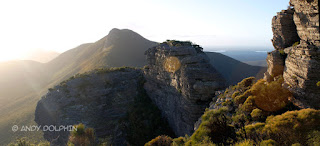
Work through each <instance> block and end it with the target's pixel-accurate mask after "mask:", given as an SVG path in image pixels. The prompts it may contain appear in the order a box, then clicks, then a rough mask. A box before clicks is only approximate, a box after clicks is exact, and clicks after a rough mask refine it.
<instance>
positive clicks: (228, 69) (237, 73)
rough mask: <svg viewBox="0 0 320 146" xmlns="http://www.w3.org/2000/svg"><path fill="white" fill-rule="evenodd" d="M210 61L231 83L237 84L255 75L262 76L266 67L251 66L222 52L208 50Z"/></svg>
mask: <svg viewBox="0 0 320 146" xmlns="http://www.w3.org/2000/svg"><path fill="white" fill-rule="evenodd" d="M206 54H207V55H208V57H209V58H210V63H211V64H212V65H213V66H214V67H215V68H216V69H217V70H218V71H219V72H220V73H221V74H222V76H223V77H224V78H225V79H226V80H227V83H228V84H229V85H233V84H236V83H238V82H240V81H241V80H242V79H244V78H247V77H250V76H255V77H257V78H262V77H263V73H264V72H265V71H266V70H267V68H266V67H260V66H251V65H248V64H245V63H242V62H240V61H238V60H235V59H233V58H231V57H228V56H225V55H223V54H220V53H215V52H206Z"/></svg>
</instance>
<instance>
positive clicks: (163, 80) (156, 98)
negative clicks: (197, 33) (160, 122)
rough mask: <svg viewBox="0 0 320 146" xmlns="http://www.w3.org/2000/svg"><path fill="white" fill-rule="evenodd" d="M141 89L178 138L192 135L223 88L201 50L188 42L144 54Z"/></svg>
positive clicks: (167, 43) (223, 82)
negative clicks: (210, 103)
mask: <svg viewBox="0 0 320 146" xmlns="http://www.w3.org/2000/svg"><path fill="white" fill-rule="evenodd" d="M146 55H147V61H148V67H146V69H145V70H144V74H145V78H146V81H147V82H146V83H145V85H144V88H145V89H146V91H147V94H148V95H149V97H150V98H151V99H152V100H153V102H154V103H155V104H156V105H157V106H158V108H159V109H160V110H161V111H162V114H163V115H164V116H165V117H166V118H167V120H168V122H169V125H170V127H171V128H172V129H173V131H174V132H175V134H176V135H177V136H184V135H185V134H189V135H191V134H192V133H193V129H194V128H193V125H194V123H195V122H196V121H197V120H198V118H199V117H200V116H201V115H202V114H203V112H204V109H205V108H206V107H208V106H209V102H210V101H212V98H213V97H214V96H215V91H216V90H220V89H223V88H224V87H225V80H224V79H223V77H222V76H221V75H220V74H219V73H218V72H217V71H216V70H215V69H214V68H213V67H212V66H211V64H210V63H209V59H208V57H207V56H206V55H205V53H204V52H202V48H201V47H199V46H197V45H193V44H192V43H190V42H178V41H169V40H168V41H167V42H164V43H162V44H159V45H158V46H155V47H153V48H150V49H149V50H147V51H146Z"/></svg>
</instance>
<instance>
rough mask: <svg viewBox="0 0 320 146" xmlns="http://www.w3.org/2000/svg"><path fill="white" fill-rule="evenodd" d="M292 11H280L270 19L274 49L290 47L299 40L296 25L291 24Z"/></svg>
mask: <svg viewBox="0 0 320 146" xmlns="http://www.w3.org/2000/svg"><path fill="white" fill-rule="evenodd" d="M293 14H294V10H293V9H291V8H289V9H288V10H282V11H281V12H278V13H277V16H274V17H273V19H272V32H273V39H272V44H273V46H274V48H275V49H284V48H287V47H290V46H291V45H292V44H293V43H295V42H298V41H299V40H300V38H299V36H298V34H297V29H296V25H295V24H294V22H293Z"/></svg>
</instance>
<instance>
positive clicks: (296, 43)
mask: <svg viewBox="0 0 320 146" xmlns="http://www.w3.org/2000/svg"><path fill="white" fill-rule="evenodd" d="M299 44H300V41H298V42H295V43H293V44H292V47H295V46H298V45H299Z"/></svg>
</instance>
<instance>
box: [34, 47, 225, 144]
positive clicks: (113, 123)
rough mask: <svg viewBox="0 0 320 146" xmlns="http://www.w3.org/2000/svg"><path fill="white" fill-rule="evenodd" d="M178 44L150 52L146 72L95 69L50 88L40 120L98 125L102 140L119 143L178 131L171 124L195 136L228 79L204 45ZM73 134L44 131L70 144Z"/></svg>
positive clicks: (53, 141)
mask: <svg viewBox="0 0 320 146" xmlns="http://www.w3.org/2000/svg"><path fill="white" fill-rule="evenodd" d="M172 43H177V42H176V41H173V42H166V43H162V44H160V45H158V46H156V47H153V48H150V49H149V50H147V51H146V55H147V60H148V66H147V67H145V68H144V69H142V70H141V69H131V68H120V69H100V70H94V71H92V72H89V73H85V74H78V75H75V77H72V78H70V79H69V80H66V81H64V82H62V83H60V85H58V86H56V87H54V88H53V89H49V92H48V93H47V94H46V95H45V96H44V97H42V99H41V100H40V101H39V102H38V105H37V108H36V111H35V121H36V122H37V123H38V124H39V125H41V126H45V125H54V126H57V127H59V126H61V125H66V126H67V125H75V124H79V123H83V124H85V125H86V127H90V128H93V129H95V132H96V136H97V137H98V138H105V137H108V138H110V143H112V144H113V145H126V144H128V143H129V144H134V145H141V144H144V143H145V142H147V141H149V140H150V139H152V138H153V137H155V136H156V135H162V134H167V135H174V134H171V133H172V132H171V130H170V128H169V127H168V126H167V125H170V127H171V128H172V131H173V132H174V133H175V134H176V135H178V136H184V135H185V134H189V135H191V134H192V132H193V125H194V123H195V122H196V120H197V119H198V118H199V117H200V116H201V115H202V114H203V112H204V109H205V108H206V107H208V106H209V102H210V101H211V100H212V97H214V96H215V91H216V90H220V89H222V88H224V87H225V80H224V79H223V77H222V76H221V75H220V74H219V73H218V72H217V71H216V70H215V69H214V68H213V67H212V66H211V64H210V63H209V59H208V57H207V56H206V54H205V53H204V52H202V50H201V49H202V48H200V47H199V46H197V45H193V44H191V43H189V42H179V45H177V44H172ZM144 82H145V83H144ZM150 99H151V100H152V102H153V103H154V104H155V105H154V104H153V103H151V100H150ZM157 107H158V108H157ZM159 109H160V110H159ZM162 117H164V118H165V119H167V121H168V123H166V120H165V119H163V118H162ZM132 120H134V121H132ZM139 127H140V128H139ZM141 127H142V129H141ZM143 128H146V129H145V130H143ZM146 131H148V132H149V133H148V132H147V133H146ZM69 133H70V132H69V131H57V132H52V131H44V138H45V139H47V140H48V141H50V142H51V144H52V145H64V144H66V142H67V141H68V137H69ZM130 136H131V137H130ZM147 138H150V139H147ZM137 139H139V140H140V141H139V142H138V143H135V142H136V141H137ZM141 139H142V140H141ZM144 140H146V141H144ZM143 142H144V143H143Z"/></svg>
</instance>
